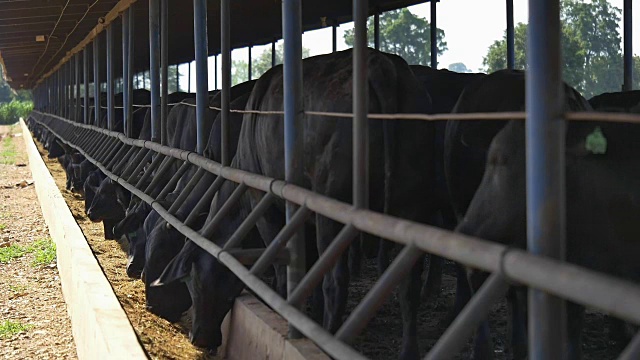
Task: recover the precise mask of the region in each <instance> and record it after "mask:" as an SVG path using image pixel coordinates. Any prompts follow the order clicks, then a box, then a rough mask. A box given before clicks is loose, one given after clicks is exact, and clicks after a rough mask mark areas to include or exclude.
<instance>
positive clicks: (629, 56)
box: [622, 0, 633, 91]
mask: <svg viewBox="0 0 640 360" xmlns="http://www.w3.org/2000/svg"><path fill="white" fill-rule="evenodd" d="M623 13H624V14H623V16H624V83H623V84H622V90H624V91H631V90H633V15H632V14H631V0H624V10H623Z"/></svg>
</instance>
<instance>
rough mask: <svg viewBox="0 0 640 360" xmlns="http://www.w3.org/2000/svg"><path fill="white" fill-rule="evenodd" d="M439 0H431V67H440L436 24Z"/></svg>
mask: <svg viewBox="0 0 640 360" xmlns="http://www.w3.org/2000/svg"><path fill="white" fill-rule="evenodd" d="M437 4H438V1H437V0H431V24H429V25H430V26H431V68H432V69H437V68H438V27H437V26H436V20H437V18H438V16H437V15H438V14H437V12H436V10H437V6H436V5H437Z"/></svg>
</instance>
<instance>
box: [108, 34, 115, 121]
mask: <svg viewBox="0 0 640 360" xmlns="http://www.w3.org/2000/svg"><path fill="white" fill-rule="evenodd" d="M113 86H114V75H113V25H109V27H107V124H108V125H107V126H108V128H109V130H112V131H113V128H114V124H115V121H116V117H115V104H114V93H115V90H114V88H113Z"/></svg>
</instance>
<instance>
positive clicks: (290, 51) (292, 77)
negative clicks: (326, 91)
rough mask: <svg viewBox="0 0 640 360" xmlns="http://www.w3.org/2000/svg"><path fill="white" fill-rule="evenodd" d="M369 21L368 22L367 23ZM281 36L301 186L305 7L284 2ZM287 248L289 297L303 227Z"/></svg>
mask: <svg viewBox="0 0 640 360" xmlns="http://www.w3.org/2000/svg"><path fill="white" fill-rule="evenodd" d="M365 21H366V19H365ZM282 34H283V37H284V69H283V72H284V74H283V75H284V79H283V81H284V86H283V87H284V163H285V181H287V182H288V183H290V184H295V185H300V182H301V179H302V170H303V169H302V160H303V159H302V153H303V147H302V146H303V143H302V139H303V131H304V124H303V123H302V121H303V119H302V112H303V108H302V89H303V88H302V81H303V79H302V4H301V2H300V1H297V0H283V2H282ZM296 210H297V206H295V205H294V204H292V203H290V202H287V206H286V218H287V223H290V222H291V221H292V219H293V216H294V214H295V213H296ZM287 248H288V249H289V252H290V254H291V261H290V263H289V266H288V267H287V294H288V295H291V294H292V293H293V291H294V290H295V289H296V287H297V286H298V283H299V282H300V281H301V280H302V278H303V277H304V274H305V269H306V265H305V261H306V259H305V243H304V227H300V229H299V230H298V231H297V232H296V235H295V237H294V238H293V239H291V241H289V243H288V244H287ZM301 336H302V335H301V334H300V332H299V330H297V329H296V328H294V327H293V326H289V338H299V337H301Z"/></svg>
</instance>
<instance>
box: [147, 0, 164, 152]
mask: <svg viewBox="0 0 640 360" xmlns="http://www.w3.org/2000/svg"><path fill="white" fill-rule="evenodd" d="M160 1H161V0H150V1H149V78H150V80H151V141H154V142H160V141H161V136H162V134H161V124H160V121H161V119H160Z"/></svg>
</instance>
